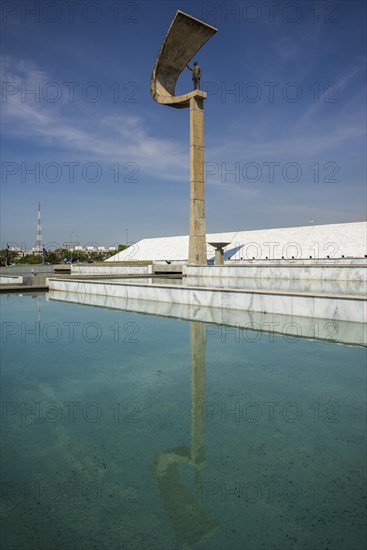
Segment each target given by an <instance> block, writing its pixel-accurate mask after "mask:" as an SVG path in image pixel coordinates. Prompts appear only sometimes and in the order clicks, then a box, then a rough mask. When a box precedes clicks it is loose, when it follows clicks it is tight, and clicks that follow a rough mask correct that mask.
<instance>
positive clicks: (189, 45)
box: [150, 11, 217, 109]
mask: <svg viewBox="0 0 367 550" xmlns="http://www.w3.org/2000/svg"><path fill="white" fill-rule="evenodd" d="M216 32H217V29H216V28H215V27H212V26H211V25H208V24H207V23H204V22H203V21H200V20H199V19H196V18H195V17H192V16H191V15H188V14H187V13H184V12H182V11H177V13H176V15H175V17H174V19H173V21H172V23H171V26H170V28H169V29H168V32H167V35H166V38H165V40H164V42H163V45H162V47H161V50H160V52H159V55H158V57H157V60H156V62H155V65H154V69H153V74H152V79H151V82H150V92H151V94H152V97H153V99H154V100H155V101H157V103H163V104H164V105H169V106H170V107H176V108H178V109H182V108H183V107H188V106H189V101H190V97H193V96H195V95H200V96H201V97H206V94H205V93H204V92H201V91H200V90H194V91H193V92H190V93H188V94H184V95H179V96H175V87H176V82H177V79H178V77H179V76H180V74H181V72H182V71H183V70H184V68H185V67H186V65H187V63H188V62H189V61H190V60H191V59H192V58H193V56H194V55H195V54H196V52H198V51H199V50H200V48H201V47H202V46H203V45H204V44H205V42H207V41H208V40H209V38H211V37H212V36H213V34H215V33H216Z"/></svg>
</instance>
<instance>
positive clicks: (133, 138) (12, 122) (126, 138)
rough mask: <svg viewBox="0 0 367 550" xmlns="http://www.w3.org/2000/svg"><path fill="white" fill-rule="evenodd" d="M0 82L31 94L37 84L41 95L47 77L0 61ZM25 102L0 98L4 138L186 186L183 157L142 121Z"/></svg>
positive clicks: (176, 145) (177, 146)
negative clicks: (129, 166)
mask: <svg viewBox="0 0 367 550" xmlns="http://www.w3.org/2000/svg"><path fill="white" fill-rule="evenodd" d="M2 80H3V82H8V83H11V84H12V86H13V88H12V89H16V87H18V89H19V90H20V87H21V85H22V84H23V85H24V84H25V85H26V86H27V89H32V86H33V88H34V86H35V83H36V82H37V83H39V84H40V86H41V89H42V86H43V85H44V84H46V83H47V82H52V77H50V76H48V75H46V74H45V73H44V72H42V71H41V70H40V69H38V68H36V67H34V66H33V65H28V66H27V64H26V63H25V62H24V61H18V62H14V60H10V59H5V60H4V62H3V76H2ZM26 99H27V100H26V101H22V100H21V95H20V92H19V93H14V94H8V95H7V97H6V100H5V98H4V102H3V125H4V126H6V129H7V133H8V134H9V135H16V136H21V137H22V138H23V139H24V138H28V139H29V140H31V143H32V144H33V145H34V144H37V142H38V143H39V144H40V146H42V147H48V148H49V149H53V148H54V149H55V150H57V151H58V152H59V153H60V152H67V153H69V156H70V155H71V156H75V155H77V156H78V157H79V158H80V157H82V158H89V159H90V158H91V157H92V158H95V159H96V160H98V161H100V162H114V161H117V160H120V159H124V162H127V161H134V162H136V163H138V164H139V167H140V171H141V172H143V173H146V174H150V175H152V174H154V176H155V177H156V178H160V179H163V180H171V181H172V180H173V181H181V180H182V181H185V182H186V181H187V177H188V151H187V152H186V151H185V147H184V146H183V145H182V144H180V143H179V142H178V141H175V140H172V139H164V138H158V137H155V136H154V129H149V128H147V127H146V125H145V124H144V121H143V120H142V118H140V117H136V116H132V115H130V114H120V115H118V116H111V115H110V114H102V115H98V116H95V117H93V119H91V117H90V114H89V113H88V114H86V113H85V112H84V111H83V109H80V111H79V112H78V111H76V109H75V106H70V103H69V104H68V103H67V102H65V100H62V99H61V100H60V101H58V102H55V103H50V102H45V101H42V98H41V101H39V102H37V101H35V98H34V97H33V96H31V97H30V98H26ZM187 149H188V148H187Z"/></svg>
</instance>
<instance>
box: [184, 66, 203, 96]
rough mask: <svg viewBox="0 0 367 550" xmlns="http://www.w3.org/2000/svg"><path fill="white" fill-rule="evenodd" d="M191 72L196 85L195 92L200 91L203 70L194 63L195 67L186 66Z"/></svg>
mask: <svg viewBox="0 0 367 550" xmlns="http://www.w3.org/2000/svg"><path fill="white" fill-rule="evenodd" d="M186 67H187V68H188V69H189V71H191V72H192V81H193V83H194V90H200V78H201V69H200V67H199V65H198V62H197V61H194V66H193V68H191V67H190V66H189V64H187V65H186Z"/></svg>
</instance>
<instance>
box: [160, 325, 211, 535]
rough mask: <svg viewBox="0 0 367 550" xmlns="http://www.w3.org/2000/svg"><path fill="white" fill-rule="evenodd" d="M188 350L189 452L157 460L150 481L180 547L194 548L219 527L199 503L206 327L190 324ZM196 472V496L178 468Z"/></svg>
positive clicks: (166, 454) (167, 453) (182, 450)
mask: <svg viewBox="0 0 367 550" xmlns="http://www.w3.org/2000/svg"><path fill="white" fill-rule="evenodd" d="M190 348H191V399H192V403H191V449H189V448H188V447H176V448H175V449H169V450H167V451H165V452H163V453H160V454H159V455H158V456H156V458H155V461H154V465H153V477H154V479H155V481H156V483H157V486H158V491H159V496H160V499H161V503H162V508H163V510H164V511H165V513H166V515H167V517H168V518H169V520H170V521H171V523H172V525H173V528H174V530H175V534H176V537H177V541H178V542H179V544H181V545H186V544H189V545H191V544H196V543H198V542H200V541H201V540H203V539H204V538H206V537H208V536H209V535H211V534H212V532H213V531H214V529H215V528H216V527H217V526H218V523H217V522H216V521H215V520H214V519H213V518H211V517H210V516H209V514H208V513H207V512H206V510H204V509H203V508H202V507H201V505H200V504H199V502H198V497H199V495H198V489H200V486H201V475H200V469H201V468H202V467H203V465H204V463H205V448H204V436H205V422H204V416H203V404H204V399H205V324H204V323H200V322H196V321H191V322H190ZM180 463H181V464H183V463H184V464H187V465H188V466H191V467H193V468H194V471H195V488H196V493H197V494H196V496H195V495H194V494H193V493H192V492H191V491H190V490H189V489H187V488H186V487H185V485H184V484H183V483H182V482H181V479H180V473H179V464H180Z"/></svg>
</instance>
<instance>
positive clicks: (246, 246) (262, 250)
mask: <svg viewBox="0 0 367 550" xmlns="http://www.w3.org/2000/svg"><path fill="white" fill-rule="evenodd" d="M219 241H221V242H230V244H229V245H228V246H227V247H226V248H225V259H229V258H231V259H232V260H235V259H236V260H240V259H252V258H253V257H255V258H256V259H266V257H268V258H269V259H281V258H282V256H284V258H292V256H294V258H309V257H310V256H312V257H313V258H326V257H327V256H330V258H333V257H334V258H341V257H342V256H345V257H346V258H347V257H353V258H363V257H364V256H365V254H367V222H355V223H338V224H328V225H309V226H306V227H284V228H279V229H262V230H254V231H231V232H228V233H208V234H207V242H219ZM188 247H189V237H188V235H184V236H182V237H160V238H154V239H142V240H141V241H138V242H137V243H135V244H133V245H132V246H130V247H129V248H127V249H126V250H123V251H122V252H119V253H118V254H116V255H115V256H112V257H111V258H109V259H108V260H106V261H108V262H111V261H112V262H113V261H128V260H152V261H165V260H168V261H177V262H187V259H188ZM213 257H214V248H213V247H212V246H210V245H209V244H208V260H210V259H212V258H213Z"/></svg>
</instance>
